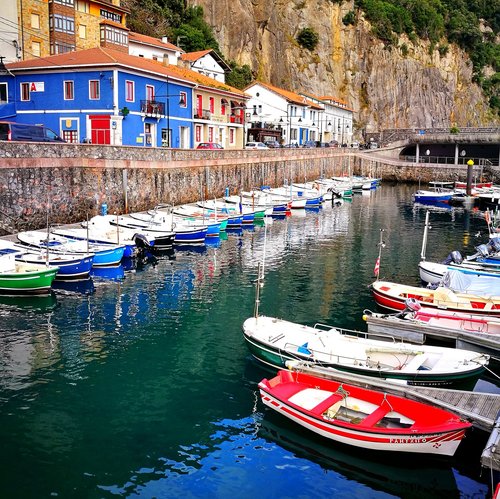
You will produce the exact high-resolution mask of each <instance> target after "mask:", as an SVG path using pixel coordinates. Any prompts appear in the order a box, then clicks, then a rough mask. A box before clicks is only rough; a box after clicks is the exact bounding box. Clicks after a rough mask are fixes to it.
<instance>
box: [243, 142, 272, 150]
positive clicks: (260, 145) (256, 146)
mask: <svg viewBox="0 0 500 499" xmlns="http://www.w3.org/2000/svg"><path fill="white" fill-rule="evenodd" d="M245 149H269V147H267V146H266V144H264V142H247V145H246V146H245Z"/></svg>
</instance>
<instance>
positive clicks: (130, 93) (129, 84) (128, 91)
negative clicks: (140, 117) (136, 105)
mask: <svg viewBox="0 0 500 499" xmlns="http://www.w3.org/2000/svg"><path fill="white" fill-rule="evenodd" d="M134 94H135V92H134V82H133V81H130V80H126V81H125V100H126V101H127V102H134V100H135V95H134Z"/></svg>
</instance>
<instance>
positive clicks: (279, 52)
mask: <svg viewBox="0 0 500 499" xmlns="http://www.w3.org/2000/svg"><path fill="white" fill-rule="evenodd" d="M188 3H190V4H191V5H195V4H196V5H201V6H202V7H203V9H204V12H205V19H206V21H207V22H208V23H209V24H210V25H211V26H212V27H213V30H214V33H215V37H216V39H217V40H218V42H219V45H220V47H221V50H222V51H223V53H224V54H225V56H226V57H227V58H229V59H231V60H234V61H236V62H237V63H238V64H240V65H242V64H248V65H249V66H250V67H251V68H252V70H253V71H254V72H255V74H256V77H257V78H258V79H261V80H263V81H267V82H270V83H272V84H273V85H276V86H279V87H282V88H288V89H291V90H295V91H297V90H301V89H302V90H304V91H309V92H311V93H313V94H315V95H319V96H321V95H334V96H336V97H338V98H340V99H343V100H345V101H346V102H347V103H348V105H349V106H350V107H351V108H352V109H353V110H354V112H355V120H356V123H357V130H358V131H367V132H370V131H376V130H379V129H383V128H400V127H432V126H434V127H448V126H450V125H451V124H454V125H457V126H459V127H460V126H481V125H488V124H490V123H491V122H492V120H493V118H492V115H491V113H490V110H489V107H488V103H487V100H486V98H485V96H484V95H483V93H482V90H481V88H480V87H479V86H478V85H476V84H474V83H473V82H472V64H471V63H470V60H469V58H468V56H467V55H466V54H465V53H464V52H463V51H461V50H460V49H458V47H456V46H454V45H452V44H450V45H449V50H448V51H447V53H446V54H445V55H441V54H440V53H439V52H438V51H437V50H433V51H430V50H429V44H428V43H427V42H425V41H422V42H420V43H419V44H418V45H416V46H415V45H413V44H412V43H411V42H410V41H409V40H408V39H405V38H401V39H400V42H399V47H392V48H387V47H386V46H385V45H384V43H383V42H381V41H380V40H378V39H377V38H375V37H374V36H373V35H372V34H371V32H370V24H369V23H368V22H367V21H366V20H365V19H364V18H363V15H362V13H360V12H357V13H356V16H357V19H356V23H355V24H354V25H349V26H345V25H344V24H343V22H342V19H343V17H344V16H345V15H346V14H347V13H348V12H349V11H351V10H353V9H354V2H353V1H346V2H344V3H342V4H341V5H339V4H337V3H333V2H331V1H329V0H274V1H273V2H269V0H189V2H188ZM305 27H309V28H312V29H313V30H314V31H315V32H316V33H318V34H319V36H320V41H319V43H318V46H317V47H316V49H315V50H314V51H312V52H311V51H309V50H306V49H304V48H301V47H300V46H299V45H298V43H297V41H296V36H297V34H298V32H299V31H300V30H301V29H302V28H305ZM403 44H404V46H405V48H404V49H402V46H403Z"/></svg>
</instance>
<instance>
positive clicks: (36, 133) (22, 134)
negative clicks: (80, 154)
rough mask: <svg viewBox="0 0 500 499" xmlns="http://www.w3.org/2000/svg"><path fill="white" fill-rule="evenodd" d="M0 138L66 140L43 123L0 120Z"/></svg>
mask: <svg viewBox="0 0 500 499" xmlns="http://www.w3.org/2000/svg"><path fill="white" fill-rule="evenodd" d="M0 140H8V141H11V140H12V141H23V142H66V141H65V140H64V139H61V137H59V135H57V133H56V132H54V130H51V129H50V128H47V127H46V126H45V125H29V124H26V123H13V122H10V121H0Z"/></svg>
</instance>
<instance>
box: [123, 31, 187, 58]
mask: <svg viewBox="0 0 500 499" xmlns="http://www.w3.org/2000/svg"><path fill="white" fill-rule="evenodd" d="M128 41H129V49H128V53H129V54H130V55H135V56H137V57H144V58H146V59H152V60H154V61H158V62H165V63H168V64H173V65H174V66H177V61H178V60H179V58H180V57H181V56H182V54H184V51H183V50H182V49H180V48H179V47H177V46H175V45H173V44H172V43H170V42H169V41H168V39H167V37H163V38H162V39H161V40H160V39H158V38H153V37H152V36H146V35H141V34H139V33H134V32H132V31H131V32H130V33H129V38H128Z"/></svg>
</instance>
